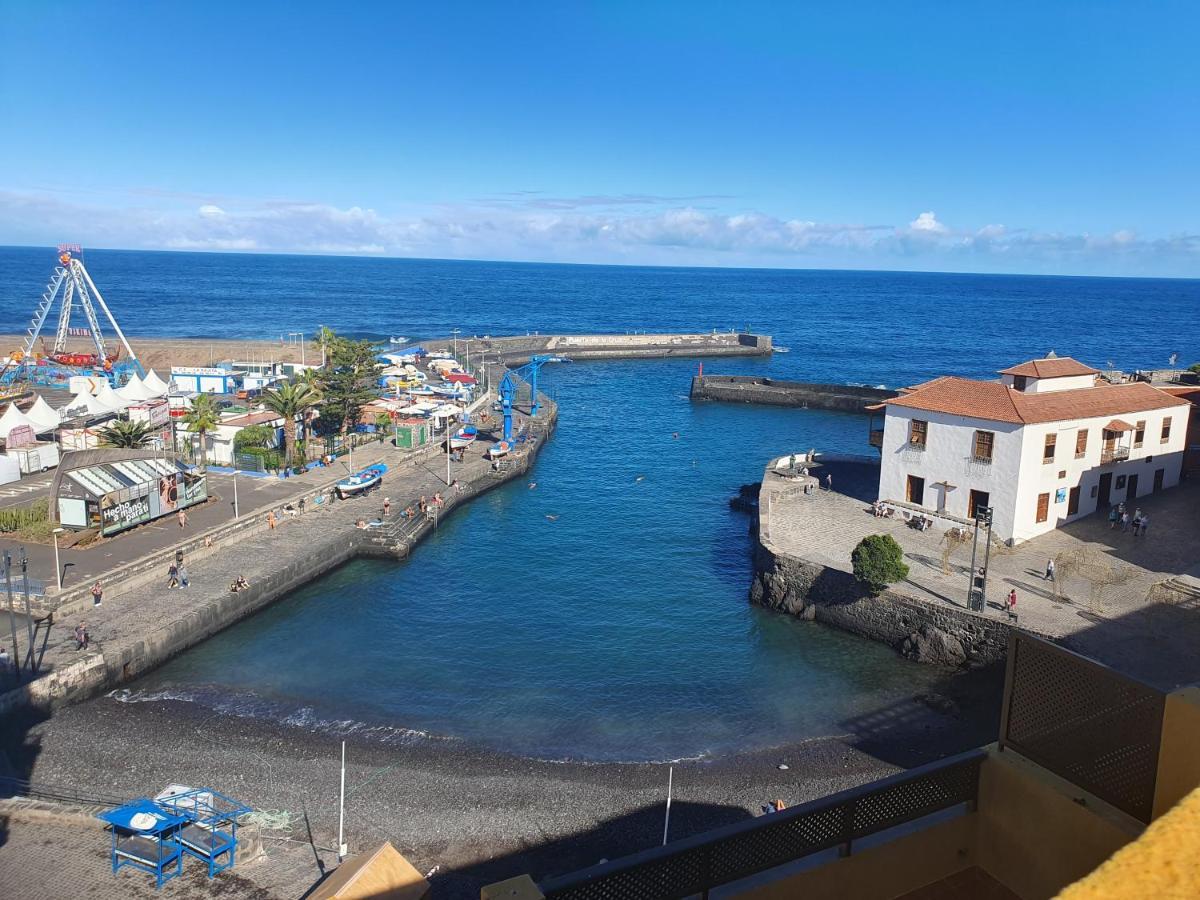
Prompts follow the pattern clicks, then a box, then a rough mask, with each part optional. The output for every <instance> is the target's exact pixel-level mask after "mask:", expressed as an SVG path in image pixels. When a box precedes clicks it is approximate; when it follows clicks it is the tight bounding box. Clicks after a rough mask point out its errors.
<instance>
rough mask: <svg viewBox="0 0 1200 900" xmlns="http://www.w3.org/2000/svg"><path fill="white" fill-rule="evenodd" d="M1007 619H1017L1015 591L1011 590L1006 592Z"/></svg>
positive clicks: (1014, 589)
mask: <svg viewBox="0 0 1200 900" xmlns="http://www.w3.org/2000/svg"><path fill="white" fill-rule="evenodd" d="M1007 611H1008V617H1009V618H1010V619H1015V618H1016V617H1017V589H1016V588H1013V589H1012V590H1011V591H1009V592H1008V609H1007Z"/></svg>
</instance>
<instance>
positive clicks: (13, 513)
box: [0, 497, 50, 533]
mask: <svg viewBox="0 0 1200 900" xmlns="http://www.w3.org/2000/svg"><path fill="white" fill-rule="evenodd" d="M49 519H50V502H49V501H48V500H47V499H46V498H45V497H42V498H41V499H40V500H34V501H33V502H32V503H30V504H29V505H28V506H10V507H8V508H7V509H0V532H4V533H10V532H13V531H25V530H27V529H30V528H36V526H38V525H40V524H41V523H43V522H47V521H49Z"/></svg>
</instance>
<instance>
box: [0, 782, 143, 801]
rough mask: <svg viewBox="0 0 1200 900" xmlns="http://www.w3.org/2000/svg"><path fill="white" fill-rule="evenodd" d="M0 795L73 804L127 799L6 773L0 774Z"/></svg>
mask: <svg viewBox="0 0 1200 900" xmlns="http://www.w3.org/2000/svg"><path fill="white" fill-rule="evenodd" d="M0 797H21V798H25V799H28V800H46V801H49V802H52V803H69V804H71V805H73V806H120V805H121V804H122V803H125V802H127V801H128V800H129V798H128V797H118V796H116V795H115V794H103V793H99V792H92V793H83V792H81V791H79V790H76V789H75V788H71V787H58V786H56V785H46V784H38V783H37V782H33V781H26V780H25V779H23V778H12V777H10V776H7V775H5V776H0Z"/></svg>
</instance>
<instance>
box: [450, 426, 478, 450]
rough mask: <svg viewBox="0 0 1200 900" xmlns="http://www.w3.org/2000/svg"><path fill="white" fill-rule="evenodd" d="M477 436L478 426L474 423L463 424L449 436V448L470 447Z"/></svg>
mask: <svg viewBox="0 0 1200 900" xmlns="http://www.w3.org/2000/svg"><path fill="white" fill-rule="evenodd" d="M477 437H479V429H478V428H476V427H475V426H474V425H464V426H463V427H462V428H460V429H458V431H456V432H454V434H453V435H451V436H450V449H451V450H459V449H461V448H463V447H470V446H471V445H472V444H473V443H475V438H477Z"/></svg>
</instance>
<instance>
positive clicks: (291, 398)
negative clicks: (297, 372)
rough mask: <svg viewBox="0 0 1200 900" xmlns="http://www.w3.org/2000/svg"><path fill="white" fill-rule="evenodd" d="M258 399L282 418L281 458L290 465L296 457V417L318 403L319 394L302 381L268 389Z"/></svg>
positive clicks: (319, 400) (319, 399)
mask: <svg viewBox="0 0 1200 900" xmlns="http://www.w3.org/2000/svg"><path fill="white" fill-rule="evenodd" d="M259 399H260V400H261V402H262V405H263V406H265V407H266V408H267V409H269V410H271V412H273V413H276V414H277V415H280V416H283V458H284V463H285V464H287V465H291V462H292V457H293V456H295V455H296V417H297V416H302V415H304V413H306V412H308V411H309V410H310V409H312V408H313V407H315V406H316V405H317V404H318V403H320V402H321V393H320V391H317V390H315V389H314V388H311V387H309V386H308V385H307V384H305V383H304V382H302V381H290V382H287V383H285V384H281V385H280V386H279V387H277V388H268V389H267V390H265V391H263V394H262V397H261V398H259Z"/></svg>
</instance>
